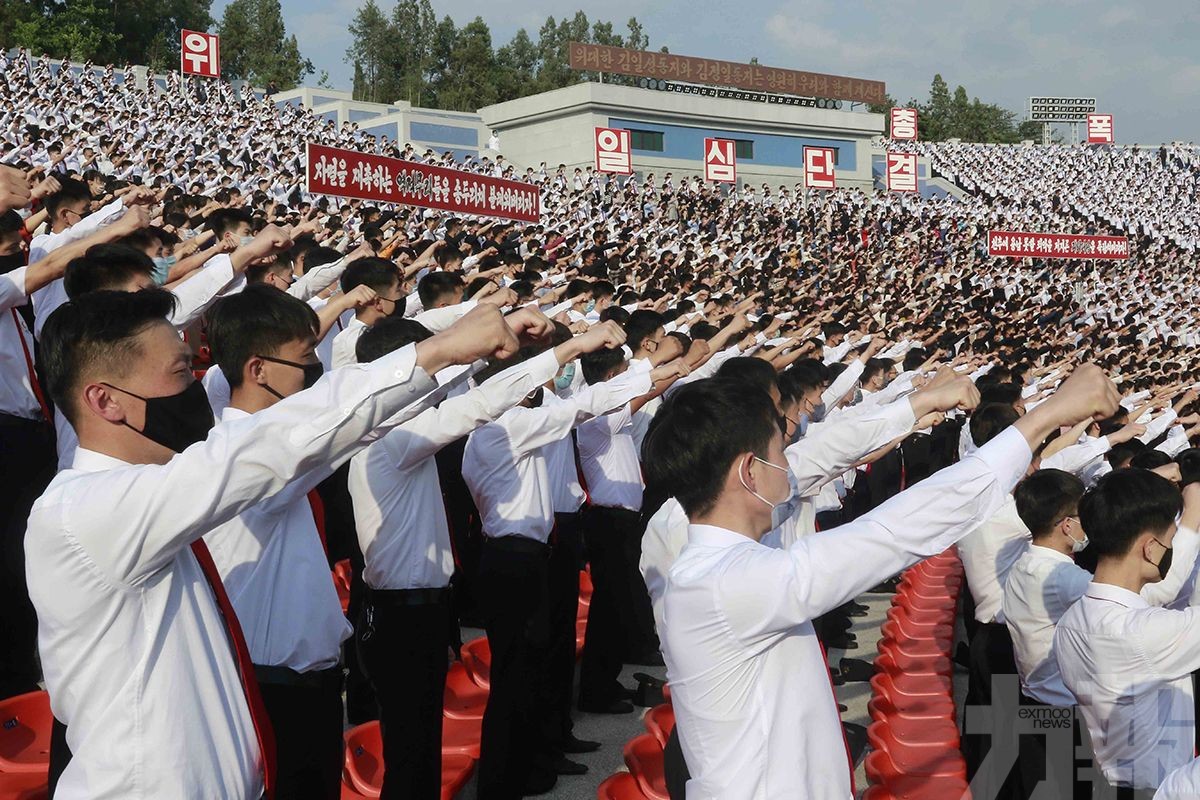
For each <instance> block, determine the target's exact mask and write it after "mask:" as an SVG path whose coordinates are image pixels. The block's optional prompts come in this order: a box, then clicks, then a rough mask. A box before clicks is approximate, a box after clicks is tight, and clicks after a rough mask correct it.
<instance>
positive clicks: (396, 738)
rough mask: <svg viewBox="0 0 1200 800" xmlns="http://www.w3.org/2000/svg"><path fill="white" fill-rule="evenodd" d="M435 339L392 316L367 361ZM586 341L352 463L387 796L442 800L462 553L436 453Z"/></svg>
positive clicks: (367, 654)
mask: <svg viewBox="0 0 1200 800" xmlns="http://www.w3.org/2000/svg"><path fill="white" fill-rule="evenodd" d="M507 322H508V323H509V324H510V325H513V326H515V327H516V328H518V329H520V330H523V331H524V332H525V333H526V334H527V335H531V336H534V337H535V338H542V337H544V336H546V335H548V334H549V332H550V331H551V329H552V324H551V323H550V321H549V320H547V319H546V318H545V317H544V316H543V315H542V314H540V313H539V312H538V311H537V310H536V309H524V310H522V311H519V312H517V313H516V314H513V315H511V316H509V317H508V318H507ZM429 335H430V334H429V333H428V331H425V330H424V329H423V328H422V327H421V326H420V325H419V324H418V323H416V322H413V321H412V320H403V319H395V318H391V319H386V320H383V321H381V322H380V323H378V324H377V325H375V326H374V327H372V328H371V329H370V330H369V331H367V332H366V333H364V334H363V335H362V337H361V338H360V339H359V341H358V357H359V361H360V363H370V362H373V361H375V360H377V359H379V358H382V357H384V356H386V355H387V354H388V353H391V352H393V351H395V350H397V349H399V348H401V347H404V346H406V345H408V344H411V343H413V342H419V341H423V340H424V339H426V338H428V337H429ZM576 346H577V345H575V344H571V343H570V342H567V343H564V344H563V345H560V346H559V347H558V348H554V349H553V350H547V351H546V352H545V353H542V354H541V355H539V356H537V357H535V358H533V359H530V360H528V361H525V362H523V363H520V364H517V365H515V366H513V367H511V368H510V369H508V370H505V371H504V372H502V373H500V374H499V375H496V376H494V377H492V378H491V379H490V380H488V381H487V382H486V383H485V384H483V385H482V386H480V387H478V388H475V389H471V390H470V391H467V392H465V393H463V394H460V395H458V396H455V397H452V398H450V399H447V400H445V401H443V402H442V403H441V404H440V405H439V406H438V407H437V408H431V409H428V410H426V411H424V412H422V413H421V414H419V415H418V416H417V417H415V418H413V419H411V420H409V421H408V422H406V423H404V424H403V425H401V426H400V427H398V428H396V429H395V430H393V431H391V432H390V433H388V434H387V436H385V437H383V439H381V440H380V441H378V442H376V443H375V444H373V445H371V447H369V448H368V449H367V450H365V451H364V452H362V453H360V454H359V455H357V456H355V457H354V458H353V459H352V460H351V464H350V478H349V486H350V494H351V497H352V498H353V499H354V516H355V523H356V526H357V529H358V541H359V545H360V547H361V549H362V553H363V557H364V560H365V567H364V572H363V580H364V582H365V583H366V587H367V591H366V596H365V598H364V603H363V611H362V613H361V614H360V616H359V620H358V628H359V631H358V647H359V652H360V653H361V658H362V663H363V666H364V668H365V671H366V673H367V675H368V677H369V678H370V680H371V683H372V685H373V687H374V689H375V693H376V696H377V697H378V699H379V704H380V720H381V722H382V724H383V732H384V738H383V742H384V744H383V747H384V764H385V770H386V771H385V773H384V780H383V795H382V796H383V797H436V796H438V793H439V792H440V787H441V743H442V696H443V692H444V690H445V681H446V666H447V664H446V652H447V649H448V648H449V647H451V646H452V644H453V642H454V641H456V640H457V638H458V637H457V627H458V620H457V617H456V615H455V613H454V608H453V605H452V603H451V597H450V588H449V587H450V579H451V577H452V575H453V573H454V568H455V563H454V552H453V548H452V545H451V542H450V529H449V526H448V524H447V519H446V509H445V507H444V504H443V498H442V490H441V485H440V483H439V480H438V468H437V463H436V461H435V458H434V457H435V455H436V453H437V452H438V451H439V450H440V449H441V448H442V447H444V446H445V445H447V444H449V443H450V442H453V441H455V440H456V439H459V438H460V437H462V436H465V435H467V434H469V433H470V432H471V431H472V430H474V429H475V428H477V427H478V426H480V425H483V424H486V423H488V422H490V421H491V420H493V419H495V418H496V417H498V416H500V415H501V414H502V413H504V412H505V411H507V410H508V409H509V408H511V407H513V406H515V405H516V404H517V403H519V402H521V400H523V399H524V398H525V396H526V395H527V394H529V392H530V391H532V390H533V389H535V388H536V387H538V386H540V385H541V384H542V383H544V382H545V381H547V380H550V379H551V378H552V377H553V375H554V373H555V372H556V371H557V370H558V367H559V363H558V360H557V359H558V358H559V357H566V356H568V355H571V353H572V352H573V348H575V347H576ZM463 377H464V378H465V377H466V376H465V374H464V376H463Z"/></svg>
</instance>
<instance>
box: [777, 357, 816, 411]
mask: <svg viewBox="0 0 1200 800" xmlns="http://www.w3.org/2000/svg"><path fill="white" fill-rule="evenodd" d="M776 382H777V383H778V384H779V397H780V399H781V400H782V401H783V402H785V403H795V402H797V401H798V400H799V399H800V398H801V397H803V396H804V395H806V394H808V393H809V392H811V391H813V390H814V389H820V388H821V387H822V386H823V385H824V383H825V382H824V380H822V375H821V372H820V371H819V370H818V369H816V368H815V367H814V366H813V365H812V364H811V363H808V364H806V363H803V362H796V363H795V364H793V365H792V366H790V367H788V368H787V369H785V370H784V371H783V372H781V373H779V377H778V378H776Z"/></svg>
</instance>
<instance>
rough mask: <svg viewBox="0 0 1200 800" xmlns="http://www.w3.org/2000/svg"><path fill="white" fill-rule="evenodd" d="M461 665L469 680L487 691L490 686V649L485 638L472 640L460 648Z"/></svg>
mask: <svg viewBox="0 0 1200 800" xmlns="http://www.w3.org/2000/svg"><path fill="white" fill-rule="evenodd" d="M462 663H463V666H464V667H466V668H467V673H468V674H470V676H471V680H473V681H475V683H477V684H479V685H480V686H482V687H483V688H484V689H487V688H489V687H490V686H491V680H490V676H491V671H492V648H491V647H489V646H488V641H487V637H486V636H480V637H479V638H478V639H472V640H471V641H469V642H467V643H466V644H464V645H463V646H462Z"/></svg>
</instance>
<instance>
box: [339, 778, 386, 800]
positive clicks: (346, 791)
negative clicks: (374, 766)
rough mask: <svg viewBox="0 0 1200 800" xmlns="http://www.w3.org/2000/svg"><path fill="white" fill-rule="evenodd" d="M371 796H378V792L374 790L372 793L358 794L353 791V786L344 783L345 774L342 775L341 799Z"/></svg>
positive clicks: (366, 799)
mask: <svg viewBox="0 0 1200 800" xmlns="http://www.w3.org/2000/svg"><path fill="white" fill-rule="evenodd" d="M371 797H379V793H378V792H376V793H375V794H373V795H365V794H359V793H358V792H356V791H354V787H353V786H351V785H350V784H348V783H346V778H345V775H343V776H342V796H341V800H369V798H371Z"/></svg>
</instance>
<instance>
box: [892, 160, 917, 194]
mask: <svg viewBox="0 0 1200 800" xmlns="http://www.w3.org/2000/svg"><path fill="white" fill-rule="evenodd" d="M887 188H888V191H889V192H915V191H917V154H916V153H888V154H887Z"/></svg>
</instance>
